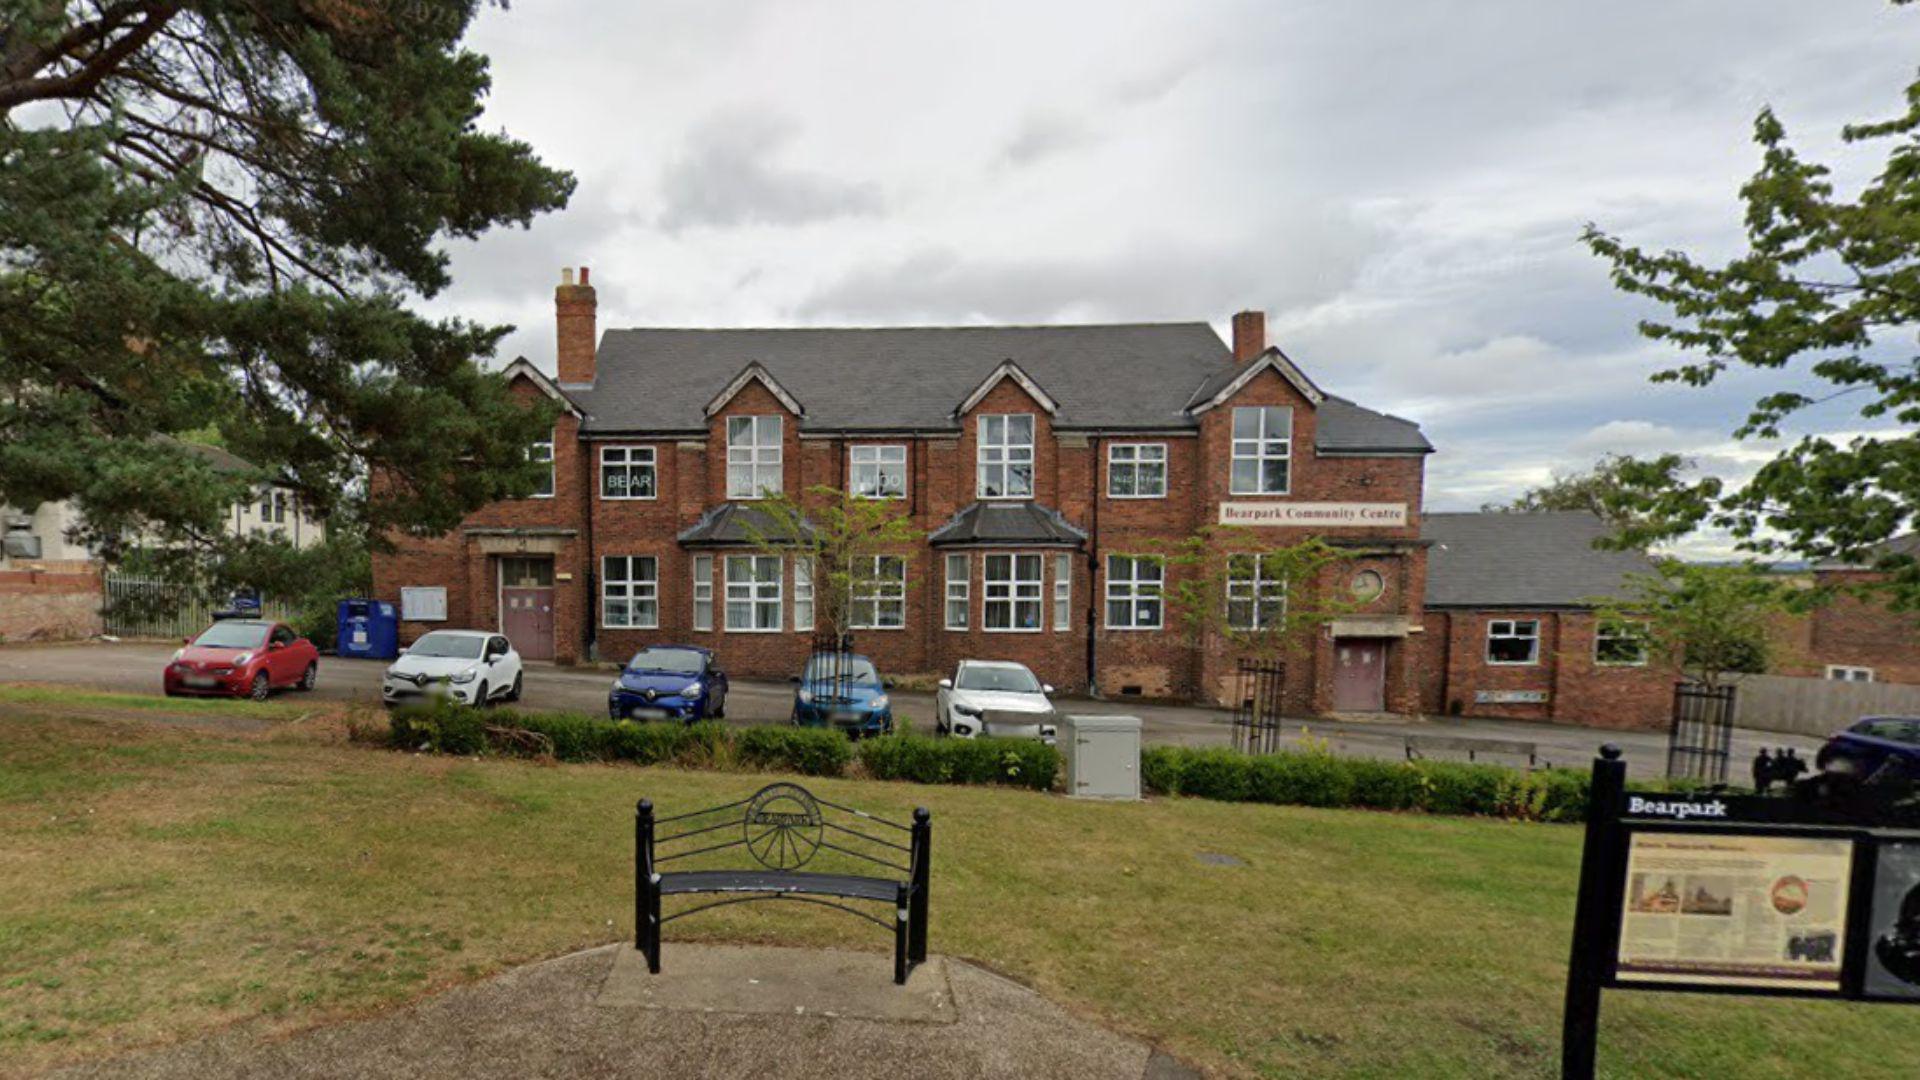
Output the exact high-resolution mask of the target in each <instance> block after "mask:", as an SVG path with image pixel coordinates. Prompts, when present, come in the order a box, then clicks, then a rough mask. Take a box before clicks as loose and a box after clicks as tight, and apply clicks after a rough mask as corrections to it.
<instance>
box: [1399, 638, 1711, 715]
mask: <svg viewBox="0 0 1920 1080" xmlns="http://www.w3.org/2000/svg"><path fill="white" fill-rule="evenodd" d="M1507 619H1522V620H1525V619H1531V620H1536V621H1538V622H1539V624H1540V644H1539V649H1538V659H1537V661H1536V662H1535V663H1533V664H1492V663H1489V662H1488V661H1487V624H1488V623H1489V622H1492V621H1494V620H1507ZM1598 622H1599V620H1598V617H1597V616H1596V615H1595V614H1594V613H1593V612H1591V611H1567V610H1548V611H1463V610H1448V611H1431V610H1430V611H1428V612H1427V614H1426V618H1425V625H1426V630H1425V631H1424V633H1423V635H1422V639H1423V640H1422V641H1421V642H1420V644H1419V645H1418V646H1417V647H1416V649H1415V650H1414V651H1415V653H1416V667H1417V670H1418V671H1420V672H1422V673H1423V677H1422V680H1421V681H1422V683H1423V685H1422V686H1421V687H1420V689H1419V691H1418V693H1417V694H1416V700H1417V701H1418V702H1419V704H1420V708H1421V711H1424V712H1429V713H1435V714H1446V715H1456V716H1478V717H1492V718H1498V719H1510V720H1552V721H1557V722H1560V723H1571V724H1585V725H1590V726H1593V727H1606V728H1647V729H1656V728H1662V727H1665V726H1666V725H1667V724H1668V722H1669V718H1670V709H1671V705H1672V695H1673V684H1674V681H1675V680H1676V679H1677V678H1678V672H1677V671H1675V670H1674V669H1673V668H1672V667H1670V666H1667V665H1664V664H1659V663H1649V664H1646V665H1640V666H1630V665H1620V666H1614V665H1607V664H1600V663H1598V662H1596V660H1595V659H1594V633H1595V631H1596V629H1597V626H1598ZM1501 691H1523V692H1540V693H1544V694H1545V695H1546V700H1545V701H1544V702H1537V703H1535V702H1482V701H1479V700H1477V696H1478V695H1479V694H1480V693H1482V692H1501Z"/></svg>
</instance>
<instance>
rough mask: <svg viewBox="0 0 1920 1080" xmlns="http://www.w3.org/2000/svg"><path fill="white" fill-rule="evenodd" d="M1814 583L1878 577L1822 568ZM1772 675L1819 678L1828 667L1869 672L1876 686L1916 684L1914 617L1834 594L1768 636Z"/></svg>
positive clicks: (1919, 644) (1919, 639) (1919, 643)
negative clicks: (1869, 670)
mask: <svg viewBox="0 0 1920 1080" xmlns="http://www.w3.org/2000/svg"><path fill="white" fill-rule="evenodd" d="M1817 576H1818V579H1819V583H1820V584H1822V585H1831V586H1839V587H1857V586H1860V585H1865V584H1869V583H1871V582H1874V581H1877V580H1879V579H1880V577H1881V575H1879V574H1877V573H1874V572H1872V571H1862V570H1823V571H1820V572H1819V574H1818V575H1817ZM1774 653H1775V655H1774V658H1773V665H1772V670H1773V673H1774V674H1778V675H1811V676H1815V677H1820V676H1824V675H1825V674H1826V670H1827V667H1828V665H1834V664H1840V665H1845V666H1848V667H1863V668H1871V669H1873V678H1874V681H1876V682H1891V683H1912V684H1920V615H1917V614H1915V613H1913V612H1895V611H1891V610H1889V609H1888V608H1887V606H1886V605H1885V603H1883V602H1881V601H1879V600H1878V599H1877V598H1868V599H1862V598H1860V597H1857V596H1852V595H1840V596H1836V597H1835V598H1834V599H1833V600H1832V601H1831V602H1829V603H1827V604H1825V605H1823V606H1821V607H1818V608H1815V609H1814V610H1813V611H1812V612H1810V613H1808V614H1807V615H1805V616H1800V617H1796V618H1790V619H1784V620H1782V625H1781V628H1780V631H1779V632H1778V633H1776V634H1775V635H1774Z"/></svg>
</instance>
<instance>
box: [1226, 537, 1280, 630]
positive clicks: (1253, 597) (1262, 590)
mask: <svg viewBox="0 0 1920 1080" xmlns="http://www.w3.org/2000/svg"><path fill="white" fill-rule="evenodd" d="M1267 559H1268V556H1267V555H1265V554H1262V553H1259V552H1239V553H1236V554H1233V555H1229V556H1227V588H1226V593H1227V597H1226V600H1227V610H1226V619H1227V628H1228V629H1230V630H1252V631H1258V630H1278V629H1279V628H1281V627H1282V626H1285V625H1286V622H1287V579H1286V578H1285V577H1283V576H1281V575H1278V574H1271V573H1268V570H1269V569H1270V568H1269V567H1268V566H1267ZM1236 566H1246V567H1248V568H1250V569H1251V571H1252V572H1251V573H1249V574H1247V575H1244V576H1240V575H1236V574H1235V573H1234V568H1235V567H1236ZM1235 604H1250V605H1252V606H1251V607H1249V608H1248V609H1247V610H1248V612H1249V614H1250V615H1251V616H1252V618H1251V619H1250V621H1248V622H1247V623H1246V624H1245V625H1242V624H1240V623H1236V622H1234V621H1233V606H1234V605H1235ZM1275 604H1278V605H1279V608H1280V610H1279V612H1278V613H1277V614H1275V615H1274V616H1273V617H1272V618H1271V619H1268V618H1267V616H1266V615H1264V614H1263V613H1264V612H1265V611H1266V609H1267V608H1268V607H1270V606H1272V605H1275ZM1269 624H1271V625H1269Z"/></svg>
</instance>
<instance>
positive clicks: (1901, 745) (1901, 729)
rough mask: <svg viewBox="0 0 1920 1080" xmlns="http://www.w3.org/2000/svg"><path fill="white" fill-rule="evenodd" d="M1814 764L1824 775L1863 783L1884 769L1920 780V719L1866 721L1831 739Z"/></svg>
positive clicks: (1898, 718)
mask: <svg viewBox="0 0 1920 1080" xmlns="http://www.w3.org/2000/svg"><path fill="white" fill-rule="evenodd" d="M1813 763H1814V765H1815V766H1816V767H1818V768H1819V769H1820V770H1821V771H1823V772H1832V773H1845V774H1847V775H1850V776H1853V777H1856V778H1857V779H1860V780H1866V779H1869V778H1871V777H1872V776H1873V775H1874V774H1875V773H1878V772H1880V771H1881V770H1882V769H1888V770H1889V773H1890V774H1891V773H1894V772H1899V771H1904V772H1905V773H1906V775H1908V776H1920V717H1915V716H1868V717H1863V718H1862V719H1860V720H1859V721H1857V722H1856V723H1854V724H1853V726H1851V727H1849V728H1847V729H1846V730H1845V731H1842V732H1840V733H1838V734H1836V735H1834V736H1833V737H1832V738H1831V739H1828V740H1827V745H1825V746H1823V747H1821V748H1820V753H1819V755H1818V756H1816V757H1815V758H1814V759H1813ZM1889 767H1891V768H1889Z"/></svg>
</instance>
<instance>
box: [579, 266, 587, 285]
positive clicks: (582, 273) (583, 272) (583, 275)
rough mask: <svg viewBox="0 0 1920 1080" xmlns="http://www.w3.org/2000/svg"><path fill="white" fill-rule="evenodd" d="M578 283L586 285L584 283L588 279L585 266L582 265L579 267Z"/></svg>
mask: <svg viewBox="0 0 1920 1080" xmlns="http://www.w3.org/2000/svg"><path fill="white" fill-rule="evenodd" d="M580 284H582V285H586V284H588V281H587V268H586V267H584V266H583V267H581V268H580Z"/></svg>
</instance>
